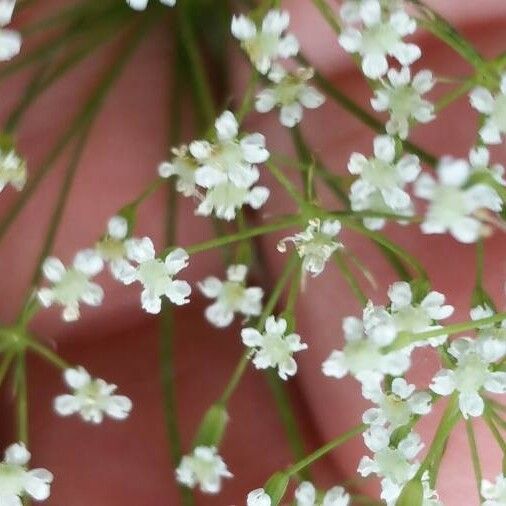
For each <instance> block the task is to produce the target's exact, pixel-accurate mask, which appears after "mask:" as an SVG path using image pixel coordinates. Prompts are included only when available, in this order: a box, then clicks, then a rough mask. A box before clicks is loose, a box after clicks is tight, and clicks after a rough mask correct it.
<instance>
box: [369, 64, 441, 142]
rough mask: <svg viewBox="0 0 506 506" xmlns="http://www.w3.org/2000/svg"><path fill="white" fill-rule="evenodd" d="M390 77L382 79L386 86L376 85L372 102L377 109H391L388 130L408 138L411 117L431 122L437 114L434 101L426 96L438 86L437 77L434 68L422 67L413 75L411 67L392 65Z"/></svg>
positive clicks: (422, 121) (383, 84)
mask: <svg viewBox="0 0 506 506" xmlns="http://www.w3.org/2000/svg"><path fill="white" fill-rule="evenodd" d="M387 77H388V82H387V81H386V80H385V79H381V80H380V82H381V85H382V86H381V87H378V88H376V89H375V91H374V98H372V99H371V105H372V108H373V109H374V110H375V111H379V112H382V111H388V112H389V113H390V119H389V120H388V121H387V123H386V125H385V128H386V131H387V133H389V134H390V135H398V136H399V137H400V138H401V139H406V138H407V136H408V133H409V122H410V121H411V120H414V121H417V122H418V123H428V122H429V121H432V120H433V119H434V118H435V115H434V105H433V104H432V103H431V102H429V101H428V100H425V99H423V98H422V95H424V94H425V93H427V92H429V91H430V90H431V89H432V88H433V87H434V85H435V80H434V77H433V76H432V72H431V71H430V70H421V71H420V72H418V73H417V74H415V75H414V77H413V79H411V72H410V70H409V67H402V69H401V70H399V71H398V70H396V69H390V70H389V71H388V73H387Z"/></svg>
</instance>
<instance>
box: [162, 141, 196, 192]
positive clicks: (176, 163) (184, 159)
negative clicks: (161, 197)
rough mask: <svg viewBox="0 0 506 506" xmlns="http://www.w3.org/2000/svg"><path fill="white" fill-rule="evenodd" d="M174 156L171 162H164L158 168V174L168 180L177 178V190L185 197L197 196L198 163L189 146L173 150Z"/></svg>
mask: <svg viewBox="0 0 506 506" xmlns="http://www.w3.org/2000/svg"><path fill="white" fill-rule="evenodd" d="M172 154H173V155H174V156H173V158H172V160H171V161H170V162H162V163H161V164H160V165H159V166H158V174H159V176H160V177H163V178H168V177H171V176H176V177H177V182H176V190H177V191H178V192H179V193H182V194H183V195H184V196H185V197H192V196H194V195H197V190H196V186H195V184H196V183H195V171H196V170H197V167H198V163H197V160H195V159H194V158H193V157H192V156H191V154H190V152H189V151H188V146H186V145H184V144H183V145H182V146H180V147H179V148H172Z"/></svg>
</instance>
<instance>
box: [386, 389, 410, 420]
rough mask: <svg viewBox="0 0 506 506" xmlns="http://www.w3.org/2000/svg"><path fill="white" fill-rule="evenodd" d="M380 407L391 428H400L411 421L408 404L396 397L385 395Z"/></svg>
mask: <svg viewBox="0 0 506 506" xmlns="http://www.w3.org/2000/svg"><path fill="white" fill-rule="evenodd" d="M380 406H381V409H382V410H383V413H384V414H385V416H386V417H387V419H388V421H389V422H390V424H391V425H392V427H393V428H397V427H402V426H403V425H406V424H407V423H408V422H409V420H410V419H411V410H410V409H409V406H408V403H407V402H406V401H404V400H403V399H400V398H399V397H397V395H394V394H390V395H385V397H384V399H383V400H382V402H381V404H380Z"/></svg>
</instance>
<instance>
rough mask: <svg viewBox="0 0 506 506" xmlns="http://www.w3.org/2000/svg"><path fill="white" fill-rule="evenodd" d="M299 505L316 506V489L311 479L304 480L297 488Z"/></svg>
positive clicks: (296, 494)
mask: <svg viewBox="0 0 506 506" xmlns="http://www.w3.org/2000/svg"><path fill="white" fill-rule="evenodd" d="M295 500H296V501H297V506H314V503H315V501H316V490H315V488H314V485H313V484H312V483H310V482H309V481H303V482H302V483H301V484H300V485H299V486H298V487H297V489H296V490H295Z"/></svg>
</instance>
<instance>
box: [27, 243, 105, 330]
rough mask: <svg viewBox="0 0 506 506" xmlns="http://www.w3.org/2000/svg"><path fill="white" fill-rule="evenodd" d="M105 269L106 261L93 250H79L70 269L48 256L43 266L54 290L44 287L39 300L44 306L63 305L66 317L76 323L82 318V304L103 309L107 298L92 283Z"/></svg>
mask: <svg viewBox="0 0 506 506" xmlns="http://www.w3.org/2000/svg"><path fill="white" fill-rule="evenodd" d="M103 267H104V262H103V260H102V258H101V257H100V256H99V255H98V253H96V252H95V251H94V250H92V249H86V250H82V251H79V252H78V253H77V255H76V256H75V258H74V262H73V264H72V267H70V268H68V269H66V268H65V266H64V265H63V263H62V262H61V260H59V259H58V258H56V257H48V258H46V260H45V261H44V263H43V264H42V272H43V273H44V276H45V278H46V279H47V280H48V281H50V282H51V283H53V287H52V288H40V289H39V291H38V292H37V297H38V299H39V301H40V303H41V304H42V305H43V306H44V307H49V306H51V305H53V304H59V305H61V306H63V312H62V318H63V319H64V320H65V321H67V322H70V321H75V320H77V319H78V318H79V315H80V312H79V302H84V303H85V304H88V305H89V306H99V305H100V304H101V303H102V300H103V298H104V291H103V290H102V288H101V287H100V286H99V285H97V284H96V283H93V282H91V281H90V278H92V277H93V276H95V275H97V274H98V273H99V272H100V271H101V270H102V269H103Z"/></svg>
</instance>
